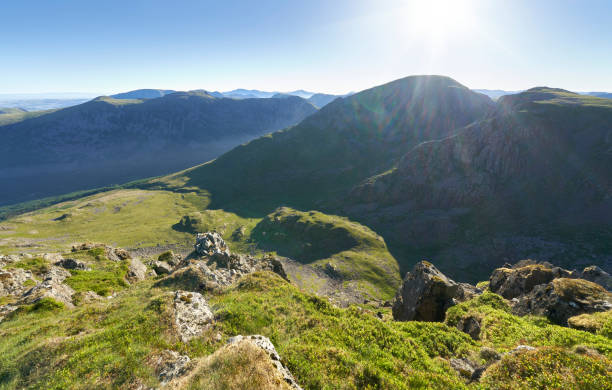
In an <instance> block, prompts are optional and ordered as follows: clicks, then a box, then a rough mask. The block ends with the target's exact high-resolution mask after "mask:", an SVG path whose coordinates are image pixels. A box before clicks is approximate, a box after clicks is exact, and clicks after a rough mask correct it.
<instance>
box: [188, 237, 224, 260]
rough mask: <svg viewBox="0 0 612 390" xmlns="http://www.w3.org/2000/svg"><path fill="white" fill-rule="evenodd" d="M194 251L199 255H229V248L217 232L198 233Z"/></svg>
mask: <svg viewBox="0 0 612 390" xmlns="http://www.w3.org/2000/svg"><path fill="white" fill-rule="evenodd" d="M194 248H195V251H196V253H197V254H198V255H200V256H214V255H217V254H220V255H229V253H230V252H229V248H228V247H227V245H226V244H225V241H223V238H222V237H221V235H220V234H219V233H217V232H206V233H198V235H197V236H196V243H195V245H194Z"/></svg>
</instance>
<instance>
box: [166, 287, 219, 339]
mask: <svg viewBox="0 0 612 390" xmlns="http://www.w3.org/2000/svg"><path fill="white" fill-rule="evenodd" d="M213 321H214V315H213V313H212V311H211V310H210V307H209V306H208V303H206V300H205V299H204V297H203V296H202V294H200V293H197V292H188V291H180V290H179V291H177V292H175V294H174V322H175V324H176V327H177V329H178V332H179V335H180V337H181V340H182V341H183V342H188V341H189V340H191V339H192V338H194V337H197V336H199V335H200V334H202V332H203V331H204V330H205V329H206V328H207V327H208V326H209V325H210V324H212V322H213Z"/></svg>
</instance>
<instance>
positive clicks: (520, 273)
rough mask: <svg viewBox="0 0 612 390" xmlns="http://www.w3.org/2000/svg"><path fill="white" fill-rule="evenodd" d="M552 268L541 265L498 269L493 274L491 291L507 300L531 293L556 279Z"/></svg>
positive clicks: (490, 280)
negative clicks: (536, 287) (539, 286)
mask: <svg viewBox="0 0 612 390" xmlns="http://www.w3.org/2000/svg"><path fill="white" fill-rule="evenodd" d="M554 277H555V276H554V274H553V270H552V268H548V267H546V266H544V265H541V264H532V265H525V266H523V267H519V268H505V267H503V268H498V269H496V270H495V271H493V273H492V274H491V278H490V279H489V289H490V290H491V291H492V292H494V293H496V294H499V295H501V296H502V297H504V298H506V299H512V298H516V297H519V296H521V295H524V294H527V293H529V292H530V291H531V290H532V289H533V288H534V287H535V286H537V285H540V284H544V283H548V282H550V281H551V280H553V279H554Z"/></svg>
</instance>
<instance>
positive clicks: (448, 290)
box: [392, 261, 459, 321]
mask: <svg viewBox="0 0 612 390" xmlns="http://www.w3.org/2000/svg"><path fill="white" fill-rule="evenodd" d="M458 292H459V285H458V284H457V283H455V282H454V281H453V280H451V279H449V278H447V277H446V276H445V275H444V274H443V273H442V272H440V271H438V269H437V268H436V267H434V266H433V264H431V263H429V262H426V261H421V262H419V263H417V264H416V265H415V266H414V268H413V270H412V272H410V273H409V274H407V275H406V278H405V279H404V282H403V284H402V286H401V287H400V289H399V291H398V293H397V295H396V296H395V300H394V302H393V309H392V310H393V318H394V319H395V320H398V321H442V320H444V315H445V313H446V309H448V308H449V307H450V306H452V305H454V304H455V301H454V300H453V298H455V297H456V296H457V295H458Z"/></svg>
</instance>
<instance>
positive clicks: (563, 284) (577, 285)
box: [552, 278, 611, 300]
mask: <svg viewBox="0 0 612 390" xmlns="http://www.w3.org/2000/svg"><path fill="white" fill-rule="evenodd" d="M552 283H553V286H554V288H555V292H556V293H557V294H559V296H561V297H562V298H564V299H567V300H576V299H580V300H584V299H587V300H593V299H604V298H609V297H610V296H611V295H610V293H608V292H607V291H606V289H604V288H603V287H601V286H600V285H598V284H597V283H593V282H589V281H588V280H584V279H569V278H558V279H555V280H553V282H552Z"/></svg>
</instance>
